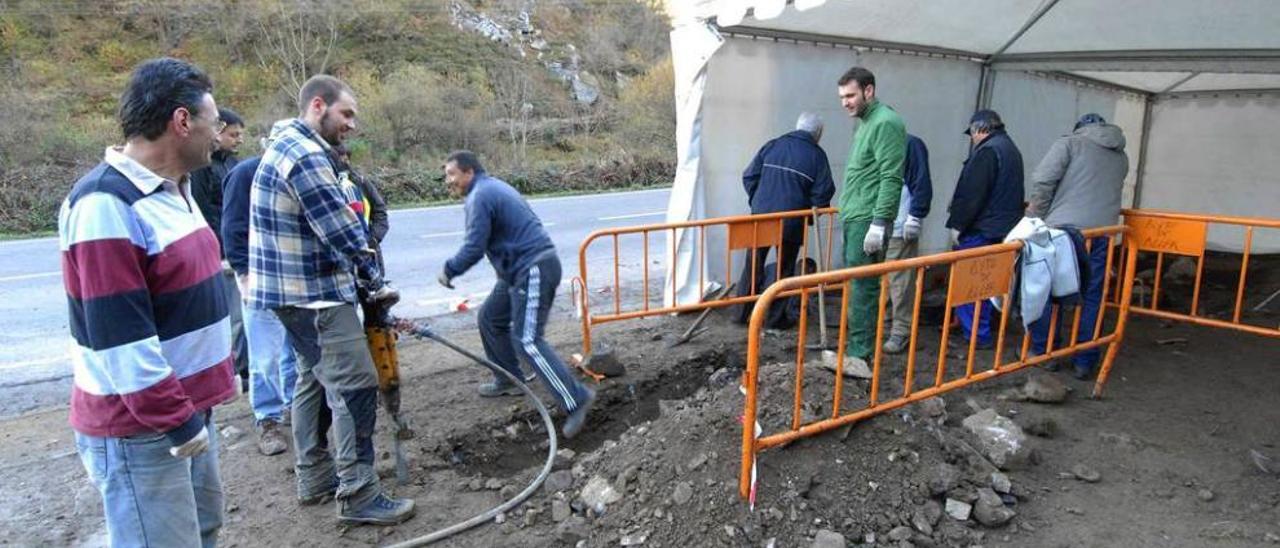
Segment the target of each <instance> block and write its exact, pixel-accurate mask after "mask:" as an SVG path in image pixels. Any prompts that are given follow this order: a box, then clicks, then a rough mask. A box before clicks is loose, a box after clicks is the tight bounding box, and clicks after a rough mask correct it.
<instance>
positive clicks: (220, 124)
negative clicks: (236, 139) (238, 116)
mask: <svg viewBox="0 0 1280 548" xmlns="http://www.w3.org/2000/svg"><path fill="white" fill-rule="evenodd" d="M224 129H227V123H226V122H224V121H222V120H221V119H219V120H214V121H213V132H214V133H222V130H224Z"/></svg>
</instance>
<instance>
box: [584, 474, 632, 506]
mask: <svg viewBox="0 0 1280 548" xmlns="http://www.w3.org/2000/svg"><path fill="white" fill-rule="evenodd" d="M578 497H579V498H581V499H582V502H584V503H586V505H587V507H588V508H595V509H596V510H597V511H599V509H600V508H603V507H605V506H608V505H610V504H613V503H615V502H618V501H620V500H622V494H621V493H619V492H617V491H615V490H614V489H613V486H612V485H609V480H607V479H604V478H602V477H600V476H592V477H591V479H590V480H589V481H587V485H586V486H585V487H583V488H582V492H581V493H579V494H578Z"/></svg>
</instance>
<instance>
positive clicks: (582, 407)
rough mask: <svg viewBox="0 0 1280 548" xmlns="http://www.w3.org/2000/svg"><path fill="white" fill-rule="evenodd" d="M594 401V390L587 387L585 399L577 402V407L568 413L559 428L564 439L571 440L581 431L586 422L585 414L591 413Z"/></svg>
mask: <svg viewBox="0 0 1280 548" xmlns="http://www.w3.org/2000/svg"><path fill="white" fill-rule="evenodd" d="M595 403H596V392H595V391H594V390H592V389H590V388H588V389H587V401H584V402H582V403H580V404H578V408H577V409H574V410H573V412H572V413H569V418H567V419H565V420H564V426H563V427H561V428H560V431H561V432H562V433H564V438H565V439H567V440H571V439H573V437H574V436H577V435H578V433H579V432H581V431H582V427H583V426H585V425H586V424H587V415H588V414H590V413H591V406H592V405H594V404H595Z"/></svg>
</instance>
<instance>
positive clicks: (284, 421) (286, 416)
mask: <svg viewBox="0 0 1280 548" xmlns="http://www.w3.org/2000/svg"><path fill="white" fill-rule="evenodd" d="M280 426H293V410H292V409H289V408H288V407H286V408H284V411H281V412H280Z"/></svg>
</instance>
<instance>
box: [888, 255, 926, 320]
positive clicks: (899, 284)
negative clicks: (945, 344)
mask: <svg viewBox="0 0 1280 548" xmlns="http://www.w3.org/2000/svg"><path fill="white" fill-rule="evenodd" d="M919 253H920V240H915V241H911V242H908V241H906V240H903V239H902V238H890V239H889V249H888V251H886V252H885V260H886V261H897V260H901V259H910V258H912V257H915V256H916V255H918V254H919ZM915 303H916V271H915V269H914V268H913V269H911V270H902V271H899V272H894V273H892V274H890V275H889V305H890V306H889V314H890V315H891V316H892V317H893V323H892V327H890V328H889V336H891V337H901V338H904V339H905V338H908V337H910V336H911V310H912V309H913V308H915Z"/></svg>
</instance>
